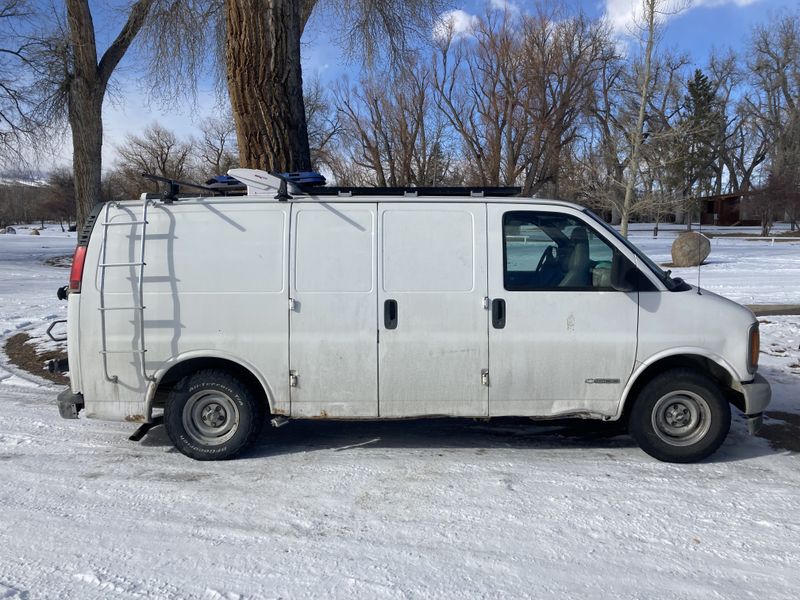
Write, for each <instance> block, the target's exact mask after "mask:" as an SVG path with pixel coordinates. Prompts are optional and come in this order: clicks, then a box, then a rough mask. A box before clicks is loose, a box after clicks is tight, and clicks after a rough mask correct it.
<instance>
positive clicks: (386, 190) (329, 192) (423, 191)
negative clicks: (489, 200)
mask: <svg viewBox="0 0 800 600" xmlns="http://www.w3.org/2000/svg"><path fill="white" fill-rule="evenodd" d="M292 184H293V185H294V186H296V187H298V188H300V189H301V190H302V191H303V193H305V194H308V195H309V196H348V195H350V196H414V195H416V196H489V197H491V196H495V197H497V196H500V197H509V196H519V195H520V193H521V192H522V188H520V187H483V186H475V187H454V186H444V187H347V186H332V187H325V186H309V185H302V184H298V183H296V182H292Z"/></svg>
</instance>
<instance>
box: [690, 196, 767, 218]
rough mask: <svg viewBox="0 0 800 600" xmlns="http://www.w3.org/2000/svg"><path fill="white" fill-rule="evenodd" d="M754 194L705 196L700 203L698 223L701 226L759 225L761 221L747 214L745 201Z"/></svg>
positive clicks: (700, 199)
mask: <svg viewBox="0 0 800 600" xmlns="http://www.w3.org/2000/svg"><path fill="white" fill-rule="evenodd" d="M755 193H756V192H752V191H750V192H744V193H741V192H738V193H735V194H721V195H719V196H705V197H703V198H699V201H700V222H701V223H702V224H703V225H726V226H731V225H740V226H744V225H759V224H760V223H761V221H760V220H759V219H757V218H753V217H754V216H755V215H752V214H748V213H749V212H751V211H748V210H747V208H748V207H747V199H748V198H749V197H750V196H753V195H754V194H755Z"/></svg>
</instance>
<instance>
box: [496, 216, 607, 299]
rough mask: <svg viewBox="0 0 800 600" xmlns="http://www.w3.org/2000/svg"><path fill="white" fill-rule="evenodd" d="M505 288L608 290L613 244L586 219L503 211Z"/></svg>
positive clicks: (520, 289) (528, 289)
mask: <svg viewBox="0 0 800 600" xmlns="http://www.w3.org/2000/svg"><path fill="white" fill-rule="evenodd" d="M503 245H504V248H503V250H504V256H505V270H504V274H503V279H504V284H505V289H507V290H510V291H541V290H553V291H568V290H570V291H577V290H583V291H588V290H605V291H611V290H612V289H613V288H612V287H611V262H612V257H613V255H614V249H613V247H612V246H610V245H609V244H608V242H606V241H605V240H604V239H602V238H601V237H599V236H598V235H597V234H596V233H595V231H594V229H592V228H591V227H590V226H589V225H588V224H587V223H584V222H583V221H581V220H580V219H577V218H575V217H572V216H569V215H565V214H561V213H551V212H533V211H513V212H507V213H505V215H503Z"/></svg>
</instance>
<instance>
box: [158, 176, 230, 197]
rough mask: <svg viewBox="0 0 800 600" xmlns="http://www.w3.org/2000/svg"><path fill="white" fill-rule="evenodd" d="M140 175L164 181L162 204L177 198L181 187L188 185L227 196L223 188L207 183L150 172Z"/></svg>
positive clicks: (160, 181)
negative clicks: (181, 179)
mask: <svg viewBox="0 0 800 600" xmlns="http://www.w3.org/2000/svg"><path fill="white" fill-rule="evenodd" d="M142 177H144V178H145V179H149V180H150V181H157V182H159V183H166V184H167V189H166V191H165V192H164V195H163V196H162V197H161V199H162V200H163V201H164V204H172V203H173V202H175V201H176V200H177V199H178V192H180V189H181V188H182V187H189V188H193V189H196V190H203V191H206V192H211V193H212V194H213V195H214V196H227V195H228V194H227V193H225V190H221V189H219V188H213V187H209V186H207V185H200V184H199V183H192V182H191V181H180V180H178V179H170V178H169V177H161V176H160V175H153V174H152V173H142Z"/></svg>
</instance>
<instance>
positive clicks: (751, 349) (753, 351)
mask: <svg viewBox="0 0 800 600" xmlns="http://www.w3.org/2000/svg"><path fill="white" fill-rule="evenodd" d="M747 347H748V349H747V370H748V371H750V372H751V373H755V372H756V371H757V370H758V354H759V352H760V351H761V335H760V334H759V331H758V323H756V324H754V325H753V326H752V327H751V328H750V339H749V340H748V343H747Z"/></svg>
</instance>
